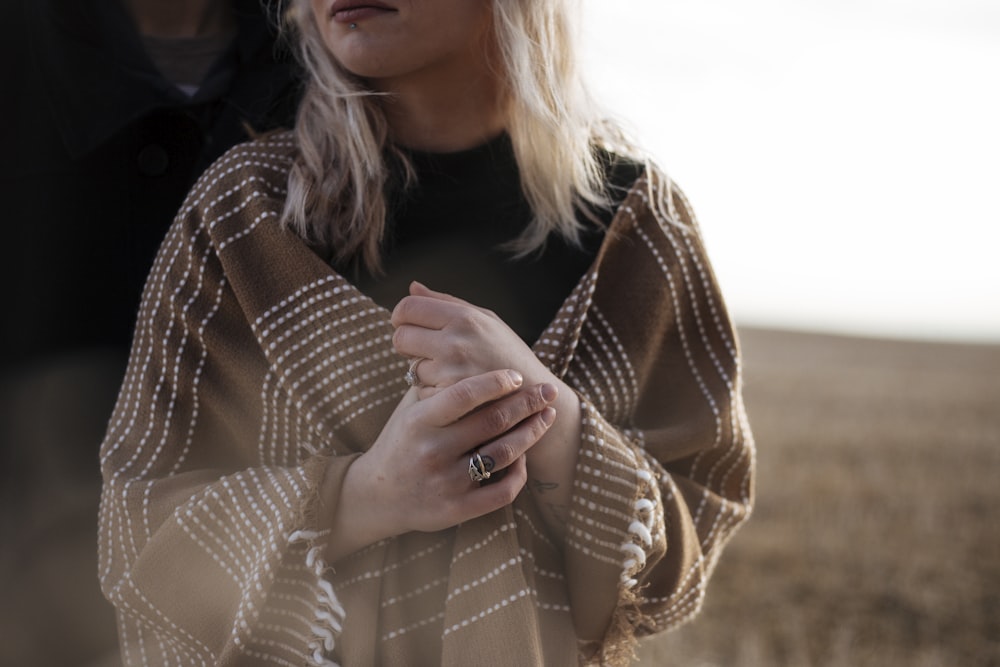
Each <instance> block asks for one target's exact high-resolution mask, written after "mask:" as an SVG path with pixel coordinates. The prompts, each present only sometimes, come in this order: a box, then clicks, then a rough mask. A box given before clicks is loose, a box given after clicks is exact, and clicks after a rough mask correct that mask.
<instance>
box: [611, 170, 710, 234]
mask: <svg viewBox="0 0 1000 667" xmlns="http://www.w3.org/2000/svg"><path fill="white" fill-rule="evenodd" d="M636 164H638V165H639V167H636V166H634V165H636ZM630 165H631V166H629V167H627V168H626V169H625V170H624V173H625V174H632V175H634V177H633V178H631V179H630V180H623V181H619V183H621V184H622V185H624V184H625V183H627V185H625V188H626V189H627V193H626V194H625V196H624V199H623V200H622V203H621V208H622V210H623V212H624V213H625V214H626V215H625V217H626V218H628V219H630V220H631V221H632V222H633V223H635V224H639V225H640V226H652V227H659V228H661V229H674V230H683V231H686V232H692V233H695V234H697V233H698V231H699V230H698V222H697V219H696V218H695V215H694V209H693V208H692V206H691V203H690V201H689V200H688V198H687V195H686V194H685V193H684V190H683V189H682V188H681V187H680V185H678V183H677V182H676V181H675V180H674V179H673V178H672V177H671V176H670V175H669V174H668V173H667V171H666V170H665V169H664V168H663V167H662V166H661V165H660V164H659V163H658V162H656V161H655V160H653V159H646V160H642V161H637V160H632V162H631V163H630Z"/></svg>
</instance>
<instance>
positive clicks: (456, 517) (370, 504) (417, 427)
mask: <svg viewBox="0 0 1000 667" xmlns="http://www.w3.org/2000/svg"><path fill="white" fill-rule="evenodd" d="M392 324H393V326H394V327H395V328H396V331H395V335H394V337H393V345H394V347H395V349H396V351H397V352H399V353H400V354H402V355H404V356H407V357H410V358H421V359H424V361H422V362H421V363H420V365H419V367H418V370H419V379H420V386H418V387H413V388H411V389H410V390H409V391H408V392H407V393H406V395H405V396H404V397H403V399H402V400H401V401H400V403H399V405H398V406H397V407H396V409H395V411H394V412H393V414H392V416H391V417H390V418H389V420H388V422H387V423H386V425H385V427H384V428H383V429H382V432H381V433H380V434H379V437H378V438H377V439H376V441H375V442H374V443H373V444H372V446H371V448H370V449H369V450H368V451H367V452H366V453H365V454H364V455H363V456H361V457H359V458H358V459H357V461H355V462H354V464H353V465H352V466H351V470H350V474H349V476H348V478H346V479H345V482H344V484H345V487H344V490H343V491H342V500H344V501H346V502H347V503H349V504H350V506H351V507H353V508H355V511H360V512H363V515H362V514H358V515H356V517H355V518H352V519H348V522H349V523H350V524H352V526H353V529H354V530H362V531H364V532H365V533H366V534H365V538H366V539H364V540H362V541H363V542H365V543H371V542H372V541H375V540H377V539H381V538H385V537H390V536H392V535H398V534H401V533H404V532H408V531H412V530H420V531H437V530H443V529H445V528H449V527H451V526H454V525H457V524H459V523H461V522H463V521H467V520H469V519H472V518H475V517H477V516H481V515H483V514H487V513H489V512H492V511H494V510H496V509H499V508H500V507H503V506H505V505H508V504H510V503H511V502H513V500H514V498H515V497H516V496H517V495H518V493H520V491H521V489H522V488H523V487H524V485H525V483H526V481H527V466H526V461H525V455H526V453H527V452H528V450H529V449H530V448H531V447H533V446H534V445H535V444H536V443H538V441H539V440H541V438H542V437H543V436H544V435H545V433H546V431H547V430H548V429H549V427H550V426H551V425H552V424H553V423H554V421H555V419H556V412H555V410H554V409H553V408H552V406H551V404H552V403H553V402H554V401H555V399H556V397H557V395H558V389H557V385H556V383H557V382H558V381H557V380H555V378H554V377H553V376H552V375H551V373H549V371H548V369H546V368H545V367H544V365H543V364H542V363H541V362H540V361H539V360H538V359H537V357H535V355H534V353H533V352H532V351H531V349H530V348H529V347H528V346H527V345H526V344H525V343H524V341H522V340H521V339H520V338H519V337H518V336H517V334H515V333H514V332H513V331H512V330H511V329H510V328H509V327H508V326H507V325H506V324H505V323H504V322H503V321H502V320H500V318H499V317H497V316H496V315H495V314H493V313H492V312H490V311H487V310H485V309H482V308H478V307H476V306H473V305H472V304H470V303H468V302H466V301H463V300H461V299H458V298H456V297H453V296H450V295H447V294H443V293H440V292H434V291H431V290H429V289H427V288H426V287H424V286H423V285H420V284H418V283H414V284H413V285H412V286H411V288H410V296H408V297H406V298H404V299H402V300H401V301H400V303H399V304H398V305H397V307H396V308H395V309H394V311H393V313H392ZM477 451H478V452H479V454H480V456H481V457H482V460H483V463H484V465H485V467H486V469H487V470H489V471H490V472H491V473H496V472H498V471H501V470H502V471H504V472H503V474H502V475H496V476H495V477H493V478H492V479H490V480H489V481H490V483H488V484H482V485H479V484H476V483H475V482H473V480H472V479H471V478H470V475H469V459H470V456H472V455H473V454H474V453H475V452H477ZM358 508H363V509H360V510H359V509H358ZM344 519H345V516H344V515H343V514H341V516H340V520H341V521H343V520H344ZM342 527H344V528H346V527H347V526H342Z"/></svg>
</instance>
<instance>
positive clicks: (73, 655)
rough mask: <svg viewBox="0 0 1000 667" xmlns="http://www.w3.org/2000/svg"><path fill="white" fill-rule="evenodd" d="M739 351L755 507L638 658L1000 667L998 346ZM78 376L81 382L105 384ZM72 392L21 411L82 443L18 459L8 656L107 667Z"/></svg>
mask: <svg viewBox="0 0 1000 667" xmlns="http://www.w3.org/2000/svg"><path fill="white" fill-rule="evenodd" d="M742 341H743V350H744V353H745V358H746V398H747V403H748V410H749V414H750V421H751V424H752V426H753V428H754V433H755V436H756V439H757V445H758V465H759V468H758V470H759V474H758V487H757V504H756V509H755V512H754V515H753V517H752V518H751V519H750V521H749V522H748V523H747V524H746V526H745V527H744V528H743V529H742V530H741V531H740V532H739V533H738V534H737V535H736V537H735V538H734V539H733V541H732V542H731V543H730V545H729V547H728V549H727V551H726V552H725V553H724V554H723V556H722V558H721V561H720V563H719V566H718V569H717V570H716V573H715V577H714V579H713V581H712V582H711V584H710V586H709V588H708V597H707V601H706V605H705V609H704V611H703V613H702V614H701V615H700V616H699V617H698V618H697V619H695V620H694V621H692V622H691V623H689V624H687V625H685V626H683V627H681V628H679V629H677V630H676V631H675V632H672V633H669V634H666V635H663V636H661V637H655V638H651V639H648V640H646V641H645V642H644V643H643V645H642V646H641V649H640V660H639V664H640V665H641V666H642V667H653V666H656V667H661V666H662V667H672V666H680V667H709V666H718V667H764V666H767V667H772V666H777V667H784V666H788V667H847V666H850V667H866V666H878V667H894V666H900V667H902V666H906V667H985V666H988V665H997V666H1000V522H998V520H997V508H998V507H1000V479H998V478H1000V345H997V346H973V345H938V344H928V343H908V342H898V341H880V340H862V339H853V338H843V337H835V336H821V335H813V334H808V335H807V334H796V333H786V332H775V331H760V330H743V332H742ZM98 368H100V367H98ZM71 370H72V373H73V374H74V375H73V377H74V378H75V379H76V381H77V382H76V384H84V385H85V386H93V383H94V382H96V381H98V380H99V379H100V378H99V372H98V371H95V370H93V369H91V368H89V367H87V366H85V365H84V366H80V367H74V368H73V369H71ZM84 380H85V381H86V382H84ZM59 386H60V385H58V384H53V383H52V382H51V381H48V380H46V381H44V382H40V385H39V387H38V388H37V390H36V391H34V394H33V395H36V396H42V397H45V400H46V401H47V402H48V403H49V404H50V405H51V406H52V407H51V408H45V407H44V406H45V402H43V401H33V402H32V405H33V406H34V407H31V406H27V405H25V406H23V407H18V406H12V407H13V408H16V409H18V410H20V411H23V412H24V415H25V416H26V417H27V418H28V421H29V422H30V423H32V424H38V425H40V426H44V429H41V430H42V433H40V434H38V443H41V442H43V441H46V440H47V441H54V440H58V441H60V442H66V441H71V440H72V439H73V438H74V436H75V437H76V438H77V439H79V440H80V442H79V443H77V445H76V451H77V456H76V457H75V459H73V460H66V458H65V455H64V454H60V453H59V452H56V451H47V450H45V449H44V447H43V446H42V445H41V444H37V445H32V446H31V447H28V444H29V443H31V442H33V441H31V440H29V439H26V438H19V439H18V442H19V443H20V449H19V450H18V451H20V452H24V451H25V450H30V451H32V452H34V456H35V458H38V461H36V462H35V464H34V466H32V465H31V463H30V461H26V460H24V457H22V458H21V459H17V458H10V460H9V461H8V463H10V462H11V461H17V460H20V463H19V464H18V471H19V474H18V475H16V476H14V475H11V476H10V477H8V479H9V480H13V479H19V481H21V482H22V483H23V482H24V481H25V480H23V479H20V477H22V476H23V475H28V476H29V477H30V476H31V473H32V472H33V471H35V472H37V471H41V470H45V471H47V472H48V473H49V474H50V477H49V484H48V486H47V487H46V488H45V489H41V488H40V487H39V486H38V485H37V484H27V485H26V488H30V489H32V490H33V492H34V495H32V494H25V495H24V500H23V501H22V502H21V503H20V505H19V506H18V507H16V508H8V509H11V510H13V513H12V515H13V516H16V517H18V520H17V521H16V522H15V521H11V520H6V521H5V522H4V528H5V531H4V532H5V534H4V547H6V548H4V549H2V550H0V665H3V666H7V665H10V666H11V667H15V666H16V667H32V666H34V665H38V666H39V667H62V666H65V667H112V666H113V665H114V664H115V659H114V651H113V645H114V641H115V639H114V627H113V624H112V623H111V615H110V608H109V607H108V606H107V603H106V602H105V601H104V600H103V599H102V598H100V594H99V592H98V591H97V586H96V577H95V573H96V537H95V532H96V525H95V524H96V520H95V514H94V512H95V509H94V508H95V506H96V499H97V488H96V485H95V477H94V474H93V473H92V472H90V473H88V474H85V475H81V471H82V470H86V469H87V468H86V466H85V462H86V461H87V460H89V455H87V454H86V452H87V451H90V450H89V449H88V447H90V446H95V447H96V445H93V444H92V443H91V440H93V439H94V438H95V436H94V435H92V434H91V433H89V432H92V431H99V427H100V424H91V425H90V427H89V428H86V429H82V430H81V429H79V428H76V429H75V430H74V431H73V432H72V433H70V432H65V430H66V428H67V427H65V426H60V421H59V420H55V421H53V420H52V419H51V417H47V416H46V415H53V414H59V415H62V416H65V415H66V410H67V409H69V407H70V406H72V405H74V402H73V401H70V400H67V397H66V396H65V395H64V394H63V393H61V391H60V390H59V389H58V387H59ZM81 409H82V408H81ZM32 410H34V411H37V413H35V412H32ZM91 412H93V411H91ZM102 414H103V412H102ZM86 421H87V420H86V418H85V416H78V418H77V419H75V423H78V424H79V423H84V422H86ZM73 422H74V420H69V423H73ZM74 471H75V474H74ZM52 473H55V476H51V475H52ZM43 491H44V493H43ZM9 495H10V494H5V497H6V496H9ZM16 526H21V527H22V528H21V529H19V530H18V531H16V532H15V531H14V530H13V529H14V528H15V527H16ZM24 527H30V529H24ZM109 648H111V651H110V652H109V651H108V649H109ZM517 667H520V666H517Z"/></svg>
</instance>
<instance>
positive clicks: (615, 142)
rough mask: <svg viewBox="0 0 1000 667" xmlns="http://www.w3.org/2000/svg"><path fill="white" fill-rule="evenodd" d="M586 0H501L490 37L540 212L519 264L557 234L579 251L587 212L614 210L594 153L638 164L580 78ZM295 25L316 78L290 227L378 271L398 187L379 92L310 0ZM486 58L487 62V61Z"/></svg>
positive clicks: (293, 184)
mask: <svg viewBox="0 0 1000 667" xmlns="http://www.w3.org/2000/svg"><path fill="white" fill-rule="evenodd" d="M577 1H578V0H492V3H493V30H494V36H495V42H496V44H497V47H498V48H497V50H498V52H499V54H498V55H499V59H500V62H499V63H496V69H497V70H498V72H499V73H500V75H501V78H502V82H503V85H504V92H505V95H506V99H507V103H508V114H509V116H508V122H507V127H506V130H507V133H508V134H509V136H510V138H511V142H512V144H513V148H514V156H515V159H516V161H517V164H518V168H519V171H520V177H521V186H522V189H523V191H524V194H525V197H526V199H527V201H528V204H529V205H530V207H531V210H532V212H533V220H532V222H531V224H530V225H529V226H528V227H527V229H525V231H524V232H523V233H522V234H521V235H520V236H519V237H518V238H516V239H513V240H512V241H511V242H510V243H509V244H508V249H509V250H510V251H512V252H513V253H514V254H515V255H517V256H523V255H526V254H529V253H531V252H533V251H535V250H539V249H541V248H542V247H543V246H544V244H545V240H546V239H547V238H548V236H549V234H551V233H553V232H555V233H558V234H560V235H562V236H563V237H564V238H565V239H567V240H568V241H569V242H571V243H574V244H577V243H579V232H580V222H579V221H578V217H577V212H578V211H583V212H584V214H585V215H588V216H589V217H590V218H591V219H595V220H596V216H595V214H594V210H595V209H596V208H601V207H605V206H607V205H608V193H607V192H605V183H604V180H605V179H604V172H603V169H602V166H601V164H600V161H599V159H598V155H597V152H596V149H597V148H604V149H606V150H612V151H615V152H618V153H624V154H627V155H632V156H638V155H639V151H638V150H637V149H636V147H635V146H634V144H633V143H632V142H631V141H629V140H628V139H627V138H626V136H625V134H624V132H622V130H621V128H620V127H619V126H618V125H617V124H616V123H614V122H612V121H611V120H610V119H608V118H606V117H605V116H604V115H602V114H601V113H600V112H599V110H598V107H597V106H596V105H595V104H594V101H593V100H592V99H591V97H590V95H589V94H588V92H587V90H586V87H585V86H584V83H583V81H582V78H581V76H580V72H579V71H578V59H577V54H576V49H575V47H576V31H577V28H578V26H577V25H576V18H577V16H578V12H576V11H574V9H575V5H576V4H577ZM290 2H291V6H290V9H289V11H288V12H286V15H285V18H286V25H289V26H290V27H291V28H292V30H293V31H294V32H295V33H296V34H297V38H298V39H297V41H298V48H297V52H298V57H299V59H300V61H301V62H302V64H303V66H304V67H305V69H306V71H307V72H308V73H309V74H310V76H309V80H308V82H307V87H306V90H305V93H304V95H303V99H302V102H301V104H300V107H299V111H298V117H297V119H296V124H295V134H296V139H297V143H298V149H299V151H298V154H297V156H296V159H295V161H294V163H293V165H292V168H291V172H290V174H289V177H288V197H287V200H286V202H285V208H284V211H283V213H282V222H283V223H284V224H286V225H288V226H290V227H291V228H293V229H294V230H296V232H298V233H299V234H300V235H302V236H303V237H304V238H306V239H308V240H310V241H313V242H317V243H320V244H322V245H324V246H325V247H329V248H330V249H331V250H332V253H333V256H332V258H331V259H332V260H333V261H335V262H343V261H351V260H354V259H360V260H361V262H362V263H363V264H364V265H365V267H366V268H368V269H369V270H371V271H378V270H379V268H380V266H381V263H380V255H381V246H382V240H383V237H384V234H385V226H386V212H387V205H386V201H385V189H386V188H385V186H386V182H387V179H388V178H389V169H388V166H387V164H386V159H385V158H386V155H387V153H386V151H389V154H390V155H395V157H396V158H398V159H399V160H400V161H401V163H402V164H404V165H406V168H407V181H409V180H410V179H411V178H412V174H411V173H410V172H409V167H408V163H407V162H406V159H405V156H404V155H403V154H402V153H401V152H400V151H399V150H397V149H395V148H394V147H393V146H392V144H391V142H390V141H389V126H388V124H387V122H386V118H385V115H384V114H383V112H382V110H381V107H380V104H379V99H378V98H379V96H380V93H376V92H374V91H372V90H371V89H369V88H367V87H366V86H365V85H364V83H363V82H362V81H361V80H360V79H359V78H358V77H356V76H354V75H353V74H351V73H350V72H348V71H347V70H345V69H344V68H343V67H342V66H340V64H339V63H337V62H336V60H335V59H334V58H333V57H332V55H331V54H330V53H329V51H328V50H327V47H326V45H325V43H324V41H323V38H322V36H321V35H320V32H319V29H318V27H317V26H316V22H315V20H314V18H313V14H312V9H311V6H310V2H309V0H290ZM486 55H487V57H488V54H486Z"/></svg>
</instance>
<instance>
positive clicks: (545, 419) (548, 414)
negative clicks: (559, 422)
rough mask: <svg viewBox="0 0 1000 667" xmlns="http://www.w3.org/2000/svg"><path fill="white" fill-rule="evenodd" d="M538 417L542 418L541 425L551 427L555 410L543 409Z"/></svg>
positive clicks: (554, 418)
mask: <svg viewBox="0 0 1000 667" xmlns="http://www.w3.org/2000/svg"><path fill="white" fill-rule="evenodd" d="M539 416H540V417H541V418H542V423H543V424H545V425H546V426H552V422H554V421H555V420H556V409H555V408H551V407H550V408H545V409H544V410H542V411H541V413H540V414H539Z"/></svg>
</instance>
